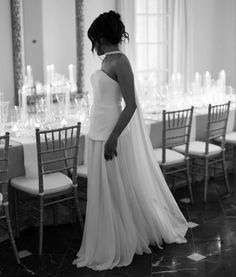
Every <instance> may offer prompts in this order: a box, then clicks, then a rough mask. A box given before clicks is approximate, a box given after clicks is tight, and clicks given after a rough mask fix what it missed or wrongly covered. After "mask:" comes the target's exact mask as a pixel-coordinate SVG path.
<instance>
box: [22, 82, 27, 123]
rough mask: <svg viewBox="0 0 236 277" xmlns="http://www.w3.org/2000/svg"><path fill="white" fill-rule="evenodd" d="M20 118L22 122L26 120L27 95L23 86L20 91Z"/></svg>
mask: <svg viewBox="0 0 236 277" xmlns="http://www.w3.org/2000/svg"><path fill="white" fill-rule="evenodd" d="M21 116H22V119H23V121H25V120H26V119H27V118H26V117H27V94H26V89H25V86H23V87H22V90H21Z"/></svg>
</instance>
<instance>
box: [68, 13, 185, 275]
mask: <svg viewBox="0 0 236 277" xmlns="http://www.w3.org/2000/svg"><path fill="white" fill-rule="evenodd" d="M88 37H89V39H90V40H91V43H92V51H94V50H95V51H96V53H97V55H98V56H100V55H105V58H104V60H103V61H102V65H101V69H99V70H97V71H95V72H94V74H93V75H92V76H91V82H92V86H93V92H94V97H93V99H94V101H93V105H92V108H91V119H90V130H89V134H88V136H89V139H88V140H89V142H88V195H87V209H86V219H85V228H84V233H83V239H82V244H81V247H80V250H79V252H78V253H77V259H75V260H74V261H73V264H75V265H76V266H77V267H83V266H87V267H89V268H92V269H94V270H105V269H111V268H113V267H115V266H125V265H128V264H130V263H131V262H132V259H133V256H134V254H135V253H136V254H142V253H144V252H145V253H151V250H150V248H149V245H151V244H156V245H158V246H159V247H160V248H161V245H162V242H163V241H165V242H166V243H183V242H186V239H185V237H184V236H185V233H186V231H187V229H188V224H187V222H186V220H185V218H184V216H183V215H182V213H181V211H180V209H179V207H178V205H177V203H176V202H175V199H174V197H173V196H172V193H171V192H170V190H169V188H168V186H167V184H166V182H165V179H164V177H163V175H162V172H161V170H160V168H159V166H158V163H157V161H156V160H155V158H154V155H153V151H152V145H151V142H150V139H149V136H148V134H147V133H146V130H145V125H144V121H143V117H142V114H141V110H140V108H139V104H138V99H137V96H136V94H135V88H134V76H133V72H132V69H131V66H130V63H129V60H128V58H127V57H126V56H125V55H124V54H123V53H122V52H121V51H120V50H119V45H120V43H121V42H122V41H123V40H124V39H128V38H129V35H128V33H127V32H126V31H125V26H124V25H123V23H122V21H121V18H120V15H119V14H118V13H116V12H114V11H109V12H106V13H103V14H101V15H100V16H98V17H97V18H96V19H95V20H94V22H93V23H92V25H91V26H90V28H89V30H88ZM122 98H123V100H124V102H125V107H124V108H122V105H121V101H122Z"/></svg>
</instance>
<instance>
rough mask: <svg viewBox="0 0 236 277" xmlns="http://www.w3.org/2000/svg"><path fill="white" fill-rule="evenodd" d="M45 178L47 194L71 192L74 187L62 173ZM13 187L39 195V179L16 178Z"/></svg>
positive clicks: (48, 175) (13, 180)
mask: <svg viewBox="0 0 236 277" xmlns="http://www.w3.org/2000/svg"><path fill="white" fill-rule="evenodd" d="M43 178H44V181H43V182H44V193H45V194H51V193H58V192H61V191H65V190H69V189H70V188H71V186H72V181H71V179H70V178H69V177H68V176H66V175H65V174H63V173H61V172H56V173H51V174H47V175H44V176H43ZM11 185H12V186H13V187H14V188H16V189H19V190H21V191H24V192H27V193H30V194H33V195H37V194H39V180H38V178H27V177H25V176H19V177H15V178H12V179H11Z"/></svg>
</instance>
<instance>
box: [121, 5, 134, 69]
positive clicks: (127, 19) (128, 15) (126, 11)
mask: <svg viewBox="0 0 236 277" xmlns="http://www.w3.org/2000/svg"><path fill="white" fill-rule="evenodd" d="M135 1H137V0H116V10H117V12H118V13H120V15H121V20H122V21H123V23H124V25H125V29H126V32H128V33H129V41H126V42H125V43H123V45H122V46H121V47H122V51H123V52H124V53H125V54H126V55H127V56H128V58H129V60H130V63H131V65H132V67H133V70H134V71H135Z"/></svg>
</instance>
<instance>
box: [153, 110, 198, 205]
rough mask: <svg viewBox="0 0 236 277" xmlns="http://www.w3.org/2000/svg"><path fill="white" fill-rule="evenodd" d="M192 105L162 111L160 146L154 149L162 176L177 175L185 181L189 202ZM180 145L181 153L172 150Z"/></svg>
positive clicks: (190, 187) (191, 197)
mask: <svg viewBox="0 0 236 277" xmlns="http://www.w3.org/2000/svg"><path fill="white" fill-rule="evenodd" d="M193 109H194V108H193V107H191V108H190V109H184V110H176V111H166V110H163V111H162V148H156V149H154V154H155V157H156V159H157V161H158V163H159V165H160V167H161V170H162V172H163V175H164V177H165V178H166V179H167V176H169V175H170V176H171V177H172V179H174V178H175V177H177V178H178V179H179V180H180V179H182V180H183V179H184V182H185V183H187V186H188V189H189V194H190V199H191V203H193V202H194V200H193V193H192V186H191V178H190V167H189V154H188V146H189V141H190V132H191V126H192V118H193ZM179 145H181V146H182V147H183V150H184V151H183V153H179V152H176V151H174V150H173V147H175V146H179ZM171 190H172V191H174V190H175V182H172V187H171Z"/></svg>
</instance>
